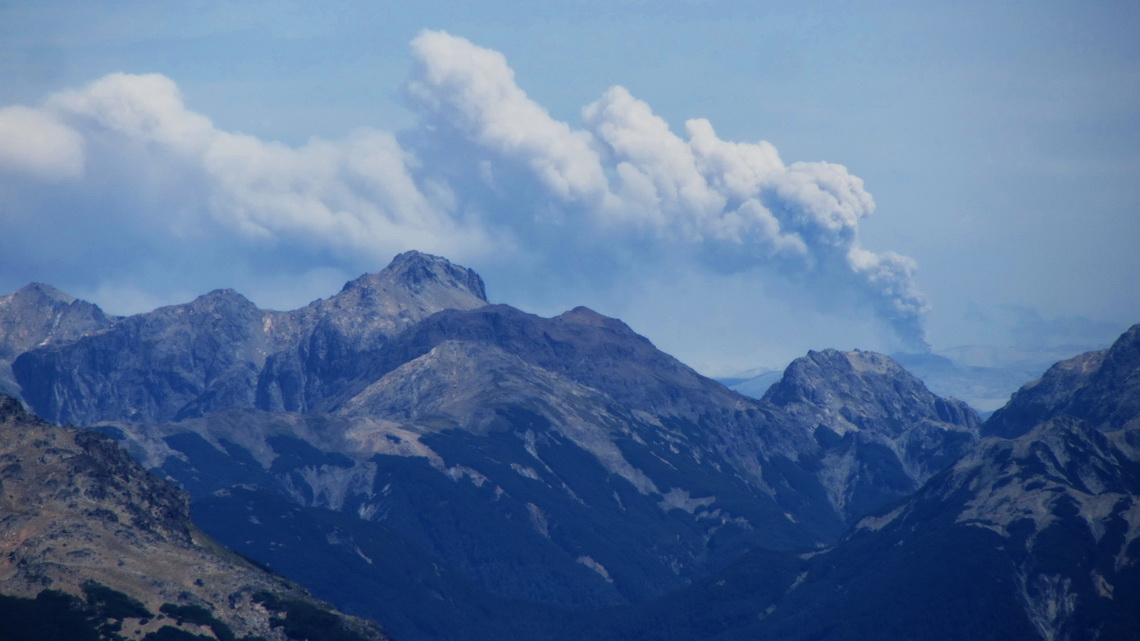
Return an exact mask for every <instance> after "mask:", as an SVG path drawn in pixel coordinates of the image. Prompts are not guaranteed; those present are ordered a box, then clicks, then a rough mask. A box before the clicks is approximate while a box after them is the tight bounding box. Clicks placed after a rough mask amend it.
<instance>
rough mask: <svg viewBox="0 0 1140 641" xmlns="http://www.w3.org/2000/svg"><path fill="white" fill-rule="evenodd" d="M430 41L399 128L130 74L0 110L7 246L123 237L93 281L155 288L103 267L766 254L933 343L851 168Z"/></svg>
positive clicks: (470, 47) (764, 258) (353, 266)
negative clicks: (679, 123) (295, 134)
mask: <svg viewBox="0 0 1140 641" xmlns="http://www.w3.org/2000/svg"><path fill="white" fill-rule="evenodd" d="M411 47H412V53H413V60H414V67H413V69H412V72H411V74H410V77H409V79H408V82H407V86H406V93H407V96H408V98H409V103H410V105H411V106H412V108H413V109H414V110H415V112H416V113H417V115H418V118H419V121H418V124H417V126H415V127H414V128H412V129H410V130H408V131H404V132H399V133H398V134H392V133H387V132H382V131H376V130H372V129H360V130H357V131H355V132H353V133H352V134H350V135H348V136H346V137H345V138H343V139H339V140H320V139H313V140H311V141H310V142H308V143H307V144H305V145H302V146H299V147H291V146H287V145H284V144H281V143H277V142H271V141H264V140H261V139H258V138H255V137H252V136H248V135H244V134H241V133H237V132H231V131H225V130H222V129H219V128H218V127H216V126H215V125H214V124H213V123H212V122H211V121H210V120H209V119H208V118H207V117H205V116H203V115H201V114H198V113H195V112H194V111H192V110H191V109H189V108H188V107H187V106H186V104H185V103H184V101H183V98H182V96H181V94H180V92H179V90H178V87H177V86H176V84H175V83H174V82H173V81H172V80H170V79H169V78H166V77H164V76H162V75H157V74H150V75H129V74H112V75H109V76H106V77H104V78H101V79H99V80H96V81H95V82H93V83H91V84H90V85H88V86H86V87H82V88H79V89H75V90H72V91H68V92H64V93H60V94H57V95H54V96H51V97H49V98H48V99H47V100H46V101H45V102H44V103H43V104H41V105H39V106H37V107H25V106H16V107H8V108H5V109H0V193H3V194H7V195H10V196H11V198H10V199H9V200H10V202H11V203H13V204H12V205H11V206H10V207H9V208H8V209H6V210H4V211H0V216H3V218H2V219H0V220H2V221H3V224H4V225H5V227H6V228H7V230H6V231H8V232H9V233H7V234H6V236H7V238H8V240H0V249H2V250H4V257H3V258H0V260H2V261H4V263H5V266H6V267H8V266H14V265H16V264H21V265H24V266H25V267H26V265H27V264H28V263H29V261H30V262H31V263H35V261H37V260H38V261H40V262H41V263H43V264H47V263H50V262H51V261H53V260H54V261H57V262H58V264H59V265H65V264H66V265H71V267H74V265H75V264H77V263H82V264H99V263H100V262H101V260H102V261H104V262H106V259H107V257H106V256H105V254H106V253H107V252H109V251H110V252H112V253H113V254H114V261H111V262H112V263H113V266H112V267H108V268H107V269H106V270H105V271H106V274H104V275H101V276H96V275H93V276H92V278H93V279H94V280H92V281H91V282H89V283H88V288H89V290H90V291H133V292H137V293H138V295H137V296H135V297H136V298H143V295H142V294H143V293H145V291H146V290H147V286H146V285H145V284H138V283H109V282H105V281H107V280H109V279H111V278H112V274H113V275H114V276H113V277H115V278H120V279H122V278H129V277H128V276H124V274H137V273H141V272H146V273H152V274H158V276H155V278H160V277H162V278H165V277H167V276H169V275H171V274H179V273H189V272H193V271H195V270H197V271H207V272H208V271H210V270H214V271H216V272H218V273H222V272H225V271H230V272H233V271H234V270H237V271H239V272H243V273H253V272H256V271H257V270H258V269H260V268H262V267H264V266H265V265H269V266H279V267H285V268H287V269H292V270H294V271H296V272H297V273H298V280H299V281H301V280H305V278H306V276H305V275H306V274H312V273H317V272H318V271H319V273H320V278H315V277H313V276H308V277H307V278H308V281H309V282H317V281H320V282H324V281H325V280H327V279H328V269H329V266H330V265H336V266H337V267H338V268H340V269H342V270H343V271H345V272H347V273H349V274H350V275H355V273H359V271H365V270H372V269H375V268H377V267H378V266H379V265H381V264H382V263H383V261H385V260H387V258H388V257H390V256H391V255H392V254H394V253H395V252H397V251H401V250H404V249H408V248H419V249H424V250H427V251H432V252H436V253H440V254H444V255H447V256H450V257H452V258H455V259H458V260H464V261H473V262H475V263H476V264H478V262H479V261H480V260H486V261H490V262H496V263H498V264H504V263H507V264H509V263H510V262H511V261H512V260H517V261H520V264H521V263H522V262H525V261H526V260H530V259H532V258H533V256H534V255H536V254H546V255H547V256H546V260H547V263H548V264H549V265H561V266H563V267H565V266H567V265H572V264H574V261H581V260H582V259H581V257H582V256H590V257H602V260H603V261H606V260H609V261H614V262H617V263H621V262H622V261H624V262H626V263H631V262H636V261H639V260H645V261H652V260H655V259H657V258H659V257H662V256H669V257H672V260H678V259H679V260H683V261H688V262H689V263H690V264H693V265H699V266H701V267H702V268H703V269H706V270H710V271H712V272H718V273H726V274H727V273H741V272H748V271H749V270H763V271H764V273H766V274H776V275H779V276H780V277H781V278H783V279H785V280H786V281H787V282H790V283H794V284H795V285H796V286H797V287H802V288H804V289H806V290H808V291H811V292H815V293H816V294H815V295H816V296H817V297H818V298H820V299H823V298H827V297H829V296H832V295H835V294H836V293H837V292H842V293H843V295H844V296H845V297H851V296H854V298H855V299H857V300H858V301H860V302H861V303H862V304H864V305H867V306H868V307H869V308H870V309H872V310H874V312H875V314H876V315H877V316H878V317H879V318H881V319H882V320H884V321H886V322H887V323H889V324H890V326H891V327H892V328H894V330H895V332H896V333H897V334H898V336H899V337H900V338H901V339H902V340H903V341H904V342H906V343H908V344H909V345H910V346H912V347H913V346H921V345H924V344H925V340H924V335H923V330H922V317H923V315H924V313H925V311H926V302H925V299H924V298H923V296H922V295H921V293H920V292H919V291H918V289H917V287H916V286H915V283H914V272H915V263H914V261H912V260H910V259H908V258H906V257H904V256H900V255H897V254H894V253H890V252H886V253H881V254H880V253H874V252H871V251H869V250H867V249H865V248H864V247H862V245H861V243H860V239H859V227H860V224H861V223H862V221H863V220H864V219H865V218H866V217H867V216H869V215H870V214H871V213H872V212H873V210H874V201H873V200H872V198H871V196H870V195H869V194H868V193H867V192H866V191H865V190H864V188H863V183H862V181H861V180H860V179H859V178H857V177H855V176H852V175H851V174H850V173H848V171H847V170H846V169H845V168H844V167H842V166H840V165H834V164H828V163H793V164H791V165H785V164H784V162H783V161H782V160H781V159H780V157H779V154H778V153H777V151H776V149H775V148H774V147H773V146H772V145H770V144H768V143H765V142H756V143H739V142H730V141H725V140H721V139H720V138H719V137H718V136H717V134H716V132H715V130H714V129H713V126H712V124H711V123H709V122H708V121H706V120H690V121H688V122H687V123H685V131H684V135H683V136H682V135H678V134H677V133H674V132H673V131H672V130H671V129H670V127H669V125H668V123H666V121H665V120H663V119H662V118H661V117H659V116H657V115H656V114H654V113H653V110H652V108H651V107H650V106H649V105H648V104H646V103H645V102H643V101H641V100H638V99H637V98H636V97H634V96H632V95H631V94H630V93H629V92H628V91H627V90H626V89H624V88H622V87H614V88H612V89H610V90H608V91H607V92H605V94H603V95H602V96H601V97H600V98H599V99H598V100H597V101H595V102H593V103H591V104H589V105H587V106H586V107H584V108H583V109H582V115H581V122H580V123H579V124H577V125H571V124H569V123H566V122H561V121H559V120H557V119H555V118H553V117H552V116H551V115H550V114H549V112H548V111H547V110H546V109H544V108H543V107H542V106H541V105H539V104H538V103H536V102H535V101H533V100H532V99H530V98H529V97H528V96H527V95H526V93H525V92H524V91H523V90H522V89H521V88H520V87H519V86H518V85H517V84H516V82H515V78H514V73H513V72H512V70H511V68H510V67H509V65H508V64H507V61H506V59H505V58H504V57H503V56H502V55H501V54H499V53H497V52H495V51H491V50H488V49H484V48H481V47H478V46H476V45H474V44H472V43H470V42H468V41H467V40H464V39H462V38H458V37H455V36H451V35H449V34H446V33H442V32H424V33H422V34H421V35H420V36H418V37H417V38H416V39H415V40H414V41H413V42H412V44H411ZM17 209H20V210H21V211H23V212H24V213H21V211H17ZM26 211H35V212H36V215H35V216H34V217H29V216H28V215H27V214H26ZM20 235H23V236H25V239H24V240H23V241H20V242H19V243H17V242H16V241H13V240H12V238H14V237H16V236H20ZM53 243H54V244H53ZM25 245H26V246H27V247H36V248H37V249H36V250H32V249H29V248H27V247H24V246H25ZM45 246H48V247H52V246H54V247H55V250H54V251H57V252H58V254H57V255H55V256H53V255H52V250H44V249H42V248H43V247H45ZM206 248H212V249H206ZM37 252H38V253H37ZM65 253H66V255H67V256H70V257H71V258H70V259H69V261H59V258H60V256H62V255H64V254H65ZM101 255H102V257H101ZM528 256H529V257H530V258H528ZM551 256H553V257H556V258H551ZM615 256H622V257H624V258H622V259H621V260H618V259H616V258H614V257H615ZM655 257H656V258H655ZM234 261H237V262H239V263H240V265H238V266H237V267H235V266H234V264H233V263H234ZM155 266H158V267H157V268H155ZM286 266H287V267H286ZM148 270H149V271H148ZM322 270H323V271H322ZM93 271H97V270H93ZM526 271H527V270H520V272H526ZM556 271H557V270H556ZM582 271H583V272H584V273H587V272H589V270H588V269H587V268H583V270H582ZM354 272H355V273H354ZM557 276H558V274H552V273H549V272H543V271H542V270H532V273H529V277H530V278H532V279H533V280H536V281H547V280H549V279H551V278H554V277H557ZM49 277H50V276H49ZM518 277H519V278H527V277H528V275H527V274H526V273H520V274H519V276H518ZM134 278H141V276H135V277H134ZM155 286H157V284H156V285H155ZM176 287H180V288H182V289H186V288H187V285H186V284H185V282H183V283H178V284H177V285H176ZM78 293H82V292H78ZM302 302H303V301H302Z"/></svg>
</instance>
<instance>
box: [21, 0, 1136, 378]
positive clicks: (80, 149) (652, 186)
mask: <svg viewBox="0 0 1140 641" xmlns="http://www.w3.org/2000/svg"><path fill="white" fill-rule="evenodd" d="M404 4H405V3H399V4H396V3H392V4H387V3H365V2H341V3H334V2H325V3H304V2H273V3H269V2H265V3H244V2H235V3H213V2H180V3H164V2H83V3H79V2H69V1H65V2H35V3H32V2H21V3H12V2H0V232H2V233H0V236H2V237H0V291H3V292H8V291H12V290H14V289H16V288H18V287H20V286H22V285H24V284H26V283H27V282H29V281H32V280H36V281H43V282H47V283H50V284H53V285H55V286H57V287H60V288H61V289H64V290H65V291H68V292H70V293H72V294H75V295H77V296H81V297H84V298H87V299H90V300H94V301H95V302H97V303H99V304H100V305H102V306H103V307H104V308H106V309H107V310H109V311H112V312H120V313H123V312H136V311H142V310H145V309H150V308H153V307H154V306H156V305H160V304H167V303H174V302H182V301H185V300H188V299H190V298H192V297H193V296H195V295H197V294H200V293H203V292H205V291H208V290H209V289H213V288H217V287H233V288H235V289H238V290H239V291H242V292H243V293H245V294H246V295H247V296H250V297H251V298H252V299H253V300H254V301H255V302H258V303H259V304H261V305H263V306H268V307H277V308H282V307H296V306H300V305H302V304H304V303H306V302H308V301H309V300H311V299H313V298H316V297H323V296H328V295H330V294H332V293H334V292H335V291H336V290H337V289H338V288H339V286H340V284H342V283H343V281H344V280H346V279H348V278H352V277H355V276H357V275H359V274H360V273H363V272H366V271H376V270H378V269H380V268H382V267H383V266H384V265H385V264H386V263H387V260H388V259H390V257H391V256H392V255H393V254H394V253H396V252H398V251H402V250H404V249H411V248H419V249H424V250H427V251H432V252H433V253H440V254H443V255H446V256H448V257H450V258H452V259H453V260H456V261H458V262H461V263H463V264H466V265H468V266H470V267H473V268H475V269H477V270H478V271H480V273H482V274H483V276H484V277H485V279H486V280H487V282H488V291H489V295H490V296H491V298H492V299H493V300H496V301H502V302H509V303H511V304H515V305H517V306H519V307H522V308H523V309H526V310H529V311H534V312H536V313H541V314H554V313H558V312H560V311H562V310H565V309H568V308H571V307H573V306H575V305H579V304H585V305H588V306H591V307H593V308H595V309H597V310H599V311H601V312H603V313H607V314H610V315H614V316H618V317H620V318H622V319H623V320H626V321H627V322H628V323H630V324H631V325H632V326H633V327H634V328H635V329H636V330H638V331H640V332H641V333H643V334H645V335H647V336H648V337H649V338H651V339H652V340H654V342H655V343H657V344H658V345H659V346H661V347H662V348H664V349H666V350H667V351H670V352H671V353H674V354H676V355H678V356H679V357H681V358H682V360H685V361H686V362H689V363H690V364H693V365H695V366H697V367H698V368H699V369H702V370H704V371H707V372H711V373H721V372H726V371H730V370H733V369H738V368H739V369H743V368H746V367H752V366H758V365H780V364H782V363H783V362H785V361H786V360H788V359H790V358H793V357H795V356H796V355H799V354H801V353H803V352H804V351H806V350H807V349H818V348H823V347H839V348H852V347H860V348H866V349H877V350H882V351H888V352H889V351H894V350H898V349H915V348H916V347H917V346H918V344H919V343H920V342H921V340H920V336H921V335H924V336H925V340H927V341H928V342H929V344H930V345H931V347H933V348H934V349H935V350H939V349H946V348H951V347H955V346H958V345H963V344H975V343H984V344H994V345H1001V346H1017V347H1023V348H1034V347H1041V346H1050V345H1058V344H1074V345H1093V344H1098V343H1103V342H1104V341H1106V340H1109V339H1110V338H1111V337H1112V336H1113V335H1114V334H1115V333H1118V332H1119V331H1121V330H1122V329H1124V328H1125V327H1126V326H1128V325H1130V324H1132V323H1135V322H1140V294H1138V291H1137V290H1138V288H1137V286H1136V282H1137V277H1138V276H1140V252H1137V251H1136V249H1135V248H1136V244H1137V240H1140V186H1138V185H1140V43H1138V40H1140V39H1137V38H1136V37H1135V32H1136V29H1137V27H1140V5H1137V4H1136V3H1131V2H1092V3H1076V2H1034V3H1028V2H1025V3H1021V2H1007V3H992V2H991V3H981V2H955V3H901V2H860V3H855V2H814V3H813V2H805V3H772V2H700V1H695V0H694V1H690V2H680V1H664V2H634V1H628V2H621V1H612V2H605V3H593V2H575V3H566V2H561V3H560V2H549V3H519V2H483V3H470V4H456V3H443V2H420V3H417V5H416V6H415V7H409V6H404ZM425 30H426V31H425ZM112 74H118V75H112ZM615 87H617V88H618V89H615ZM690 121H692V122H690ZM761 141H765V144H762V143H761ZM797 163H798V164H797Z"/></svg>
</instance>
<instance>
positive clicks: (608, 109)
mask: <svg viewBox="0 0 1140 641" xmlns="http://www.w3.org/2000/svg"><path fill="white" fill-rule="evenodd" d="M412 50H413V54H414V57H415V60H416V69H415V71H414V73H413V76H412V78H411V80H410V81H409V83H408V93H409V96H410V97H411V99H412V101H413V103H414V104H415V106H416V108H417V109H418V110H419V111H420V113H421V114H423V116H424V118H425V120H426V121H427V122H430V123H431V126H432V127H433V132H435V134H436V135H443V136H446V135H453V136H457V137H461V138H462V139H464V140H465V141H466V142H467V143H469V144H470V145H472V146H473V148H474V152H475V153H476V154H483V155H484V156H485V157H484V158H483V159H482V162H483V163H490V165H491V166H492V169H493V168H494V166H495V165H506V166H508V167H509V168H511V169H512V170H515V171H517V170H519V169H521V170H523V171H525V172H527V173H529V174H530V175H531V177H532V179H533V180H534V181H537V183H538V184H539V185H541V186H542V187H543V188H544V190H543V191H542V192H540V193H539V194H538V197H539V200H540V201H542V202H533V203H529V205H530V206H531V207H534V208H536V209H542V208H547V207H554V208H556V209H560V210H563V211H569V212H573V214H574V216H573V217H571V218H568V219H567V218H554V219H551V220H550V224H558V223H561V224H563V225H564V226H566V227H567V228H569V227H571V226H573V227H575V228H577V227H578V226H581V225H589V226H591V227H592V228H594V230H595V231H596V233H595V234H593V235H591V236H589V238H588V240H590V241H593V242H598V243H606V242H610V243H612V242H615V241H618V242H620V241H621V240H622V239H623V238H624V239H625V240H627V241H637V242H644V240H645V238H646V237H649V238H652V239H653V241H654V242H656V243H658V244H659V245H664V246H666V247H667V248H668V250H669V251H670V252H671V253H673V252H678V251H679V252H682V253H684V254H687V255H690V256H692V257H694V258H695V259H696V260H699V261H700V262H702V263H703V264H704V265H705V266H707V267H709V268H712V269H714V270H719V271H724V272H730V271H739V270H747V269H765V268H766V269H773V270H776V271H778V272H780V273H782V274H784V275H785V276H787V277H789V278H791V279H793V280H794V281H795V282H797V283H801V284H803V286H805V287H809V288H815V289H816V290H817V291H818V292H819V293H820V295H821V296H828V295H830V294H831V293H833V292H835V291H836V290H837V289H839V288H843V289H846V290H848V291H849V293H854V294H855V295H856V296H857V297H858V298H859V299H861V300H862V301H863V302H864V303H866V304H869V305H870V306H871V307H872V309H874V311H875V313H876V314H877V315H878V316H879V317H880V318H882V319H883V320H885V321H887V322H888V323H890V325H891V326H892V327H893V328H894V329H895V331H896V332H897V334H898V335H899V337H900V338H901V339H903V341H904V342H906V343H907V344H908V346H909V347H912V348H914V347H922V346H925V335H924V332H923V328H922V317H923V315H924V314H925V312H926V309H927V303H926V300H925V298H924V297H923V296H922V294H921V293H920V292H919V291H918V288H917V287H916V285H915V283H914V272H915V269H916V265H915V263H914V261H913V260H910V259H909V258H906V257H904V256H900V255H898V254H895V253H890V252H888V253H883V254H876V253H873V252H871V251H869V250H867V249H865V248H863V247H862V246H861V244H860V240H859V226H860V224H861V222H862V221H863V219H865V218H866V217H867V216H869V215H871V213H872V212H873V211H874V206H875V205H874V201H873V199H872V198H871V196H870V194H868V193H867V192H866V191H865V190H864V188H863V181H862V180H860V179H859V178H857V177H855V176H852V175H851V174H850V173H848V171H847V170H846V168H844V167H842V166H840V165H835V164H830V163H822V162H817V163H794V164H792V165H790V166H786V165H785V164H784V163H783V162H782V161H781V160H780V157H779V154H778V153H777V152H776V149H775V148H774V147H773V146H772V145H770V144H768V143H764V142H759V143H733V142H727V141H723V140H721V139H720V138H719V137H718V136H717V135H716V132H715V131H714V130H713V127H712V125H711V124H710V123H709V122H708V121H707V120H690V121H689V122H687V123H686V127H685V128H686V134H687V138H682V137H681V136H679V135H677V134H675V133H673V132H672V131H671V130H670V128H669V126H668V124H667V123H666V122H665V121H664V120H663V119H662V118H661V117H659V116H657V115H655V114H654V113H653V111H652V109H651V108H650V106H649V105H648V104H646V103H645V102H643V101H640V100H638V99H636V98H635V97H633V96H632V95H630V93H629V92H628V91H627V90H626V89H624V88H622V87H614V88H612V89H610V90H609V91H607V92H606V93H605V94H604V95H603V96H602V97H601V98H600V99H599V100H598V101H596V102H594V103H592V104H590V105H587V106H586V107H585V108H584V109H583V110H582V128H581V129H573V128H572V127H571V126H570V125H568V124H566V123H562V122H558V121H556V120H554V119H553V118H551V116H550V115H549V114H548V113H547V112H546V110H544V109H543V108H542V107H541V106H540V105H538V104H536V103H535V102H533V101H532V100H530V99H529V98H528V97H527V96H526V94H525V93H524V92H523V91H522V90H521V89H520V88H518V87H517V86H516V85H515V83H514V76H513V73H512V72H511V70H510V68H509V67H508V66H507V63H506V60H505V59H504V58H503V57H502V56H501V55H500V54H498V53H496V52H493V51H489V50H487V49H483V48H481V47H478V46H476V45H474V44H472V43H470V42H468V41H467V40H464V39H462V38H458V37H455V36H451V35H449V34H446V33H440V32H425V33H423V34H421V35H420V36H419V37H418V38H416V40H415V41H413V43H412ZM441 132H443V133H441ZM484 173H488V172H484Z"/></svg>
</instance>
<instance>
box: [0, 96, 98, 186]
mask: <svg viewBox="0 0 1140 641" xmlns="http://www.w3.org/2000/svg"><path fill="white" fill-rule="evenodd" d="M83 167H84V159H83V138H82V136H80V135H79V134H78V133H77V132H76V131H74V130H72V129H71V128H69V127H68V126H67V125H65V124H63V123H61V122H59V121H58V120H56V119H55V118H54V117H53V116H52V115H51V114H50V113H47V112H44V111H42V110H38V109H30V108H28V107H22V106H13V107H6V108H4V109H0V172H2V173H12V174H24V175H27V176H31V177H33V178H36V179H40V180H66V179H74V178H79V177H81V176H82V175H83Z"/></svg>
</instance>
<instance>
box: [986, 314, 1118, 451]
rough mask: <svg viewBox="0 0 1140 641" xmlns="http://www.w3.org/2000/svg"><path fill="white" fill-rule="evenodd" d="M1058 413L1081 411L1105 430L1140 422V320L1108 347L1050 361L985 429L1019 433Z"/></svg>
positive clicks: (988, 432)
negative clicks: (1057, 360)
mask: <svg viewBox="0 0 1140 641" xmlns="http://www.w3.org/2000/svg"><path fill="white" fill-rule="evenodd" d="M1060 416H1079V417H1081V418H1083V419H1084V420H1086V421H1088V422H1089V423H1090V424H1092V425H1094V426H1095V427H1097V428H1099V429H1103V430H1114V429H1120V428H1123V427H1127V426H1129V425H1130V424H1132V423H1134V422H1140V325H1133V326H1132V328H1130V329H1129V330H1128V331H1127V332H1125V333H1124V334H1123V335H1122V336H1121V337H1120V338H1118V339H1117V340H1116V342H1115V343H1113V344H1112V347H1110V348H1108V349H1107V350H1101V351H1096V352H1087V353H1085V354H1081V355H1080V356H1075V357H1073V358H1070V359H1068V360H1065V361H1061V362H1060V363H1057V364H1056V365H1054V366H1053V367H1050V368H1049V370H1048V371H1046V372H1045V374H1044V375H1043V376H1042V377H1041V378H1040V379H1038V380H1036V381H1033V382H1032V383H1029V384H1027V385H1025V386H1023V387H1022V388H1021V389H1020V390H1018V391H1017V392H1015V393H1014V395H1013V397H1012V398H1010V400H1009V403H1008V404H1007V405H1006V406H1005V407H1003V408H1001V409H999V410H998V411H996V412H994V414H993V416H991V417H990V420H988V421H986V425H985V427H984V428H983V433H984V434H985V435H987V436H1002V437H1005V438H1016V437H1018V436H1021V435H1023V434H1025V433H1026V432H1028V431H1029V430H1030V429H1031V428H1032V427H1033V426H1035V425H1037V424H1038V423H1042V422H1045V421H1047V420H1049V419H1052V418H1055V417H1060Z"/></svg>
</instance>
